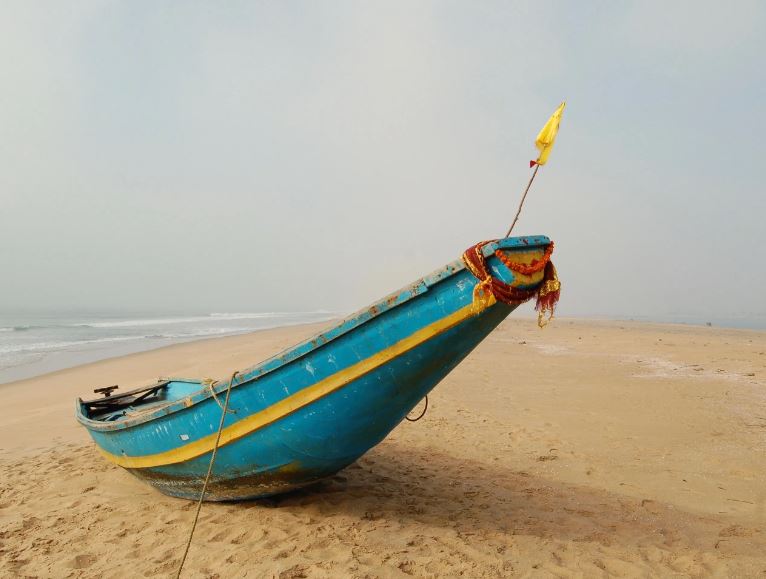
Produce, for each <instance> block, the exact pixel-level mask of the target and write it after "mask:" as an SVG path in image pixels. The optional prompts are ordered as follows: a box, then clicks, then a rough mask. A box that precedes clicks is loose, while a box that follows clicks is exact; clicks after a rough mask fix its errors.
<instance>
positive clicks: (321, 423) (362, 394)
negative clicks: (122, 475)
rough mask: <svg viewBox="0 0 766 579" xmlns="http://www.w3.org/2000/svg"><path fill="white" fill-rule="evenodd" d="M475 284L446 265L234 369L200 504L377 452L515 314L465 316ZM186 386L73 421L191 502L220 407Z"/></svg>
mask: <svg viewBox="0 0 766 579" xmlns="http://www.w3.org/2000/svg"><path fill="white" fill-rule="evenodd" d="M530 240H531V241H530ZM506 242H507V246H508V250H509V251H511V252H513V253H516V254H517V256H524V259H523V261H529V260H531V259H534V258H536V257H537V258H539V257H540V255H542V252H543V250H544V247H545V245H547V243H549V242H548V239H547V238H543V237H540V238H527V239H524V238H521V239H519V238H516V239H514V240H506ZM488 257H489V259H488V263H489V265H490V267H491V268H492V271H493V275H496V276H497V277H499V278H500V279H503V280H504V281H506V282H515V283H516V284H520V285H522V286H528V285H532V284H535V283H537V282H539V278H535V277H534V276H533V277H526V276H515V277H514V275H513V274H512V272H510V271H509V270H508V269H507V268H505V266H503V265H502V264H501V263H500V261H499V260H497V259H496V258H494V257H492V256H491V255H490V256H488ZM476 284H477V281H476V279H475V278H474V277H473V276H472V275H471V274H470V272H468V271H466V270H465V269H464V268H463V267H462V264H461V263H460V262H453V263H452V264H450V265H448V266H446V267H445V268H443V269H442V270H439V271H437V272H435V273H434V274H432V275H431V276H429V277H427V278H423V279H422V280H419V281H418V282H416V283H415V284H413V285H412V286H409V287H408V288H405V289H404V290H402V291H401V292H399V293H398V294H393V295H392V296H391V297H389V298H387V299H386V300H383V301H381V302H379V303H377V304H375V305H373V306H371V307H370V308H368V309H367V310H364V311H363V312H360V313H359V314H357V315H356V316H355V317H353V318H350V319H349V320H345V321H344V322H342V323H341V324H339V325H338V326H336V327H335V328H333V329H331V330H328V331H327V332H325V333H324V334H321V335H320V336H317V337H316V338H315V339H314V340H311V341H310V342H306V343H304V344H300V345H298V346H296V347H295V348H293V349H291V350H288V351H286V352H284V353H282V354H281V355H279V356H277V357H275V358H273V359H271V360H267V361H266V362H264V363H263V364H260V365H259V366H256V367H254V368H251V369H249V370H246V371H244V372H243V373H242V375H241V377H240V379H239V380H241V383H240V382H237V383H236V385H235V387H233V388H232V391H231V402H230V406H231V408H232V409H234V410H235V412H236V413H235V414H230V415H227V417H226V420H225V428H224V431H223V435H222V445H221V446H220V448H219V450H218V453H217V457H216V464H215V470H214V476H213V478H212V479H211V484H210V485H209V487H208V491H207V493H206V499H207V500H241V499H245V498H255V497H261V496H268V495H273V494H276V493H281V492H285V491H289V490H292V489H295V488H298V487H301V486H305V485H308V484H311V483H313V482H316V481H318V480H320V479H322V478H325V477H327V476H330V475H332V474H334V473H335V472H337V471H339V470H340V469H342V468H344V467H345V466H347V465H349V464H351V463H352V462H354V461H355V460H356V459H357V458H359V457H360V456H361V455H363V454H364V453H365V452H367V451H368V450H369V449H370V448H372V447H373V446H375V445H376V444H378V443H379V442H380V441H381V440H383V438H385V436H386V435H387V434H388V433H389V432H390V431H391V430H392V429H393V428H394V427H395V426H396V425H397V424H399V422H401V421H402V420H403V419H404V416H405V415H406V414H407V413H408V412H409V411H410V410H411V409H412V408H413V407H414V406H415V405H416V404H417V403H418V402H419V401H420V400H421V399H422V398H423V396H425V395H426V394H427V393H428V392H429V391H430V390H431V389H432V388H433V387H434V386H435V385H436V384H437V383H438V382H439V381H440V380H441V379H442V378H444V376H446V375H447V374H448V373H449V372H450V371H451V370H452V369H453V368H454V367H455V366H456V365H457V364H458V363H459V362H460V361H461V360H462V359H463V358H465V356H467V355H468V354H469V353H470V351H471V350H472V349H473V348H475V347H476V346H477V345H478V344H479V342H481V340H483V339H484V338H485V337H486V336H487V334H489V333H490V332H491V331H492V330H493V329H494V328H495V327H496V326H497V324H499V323H500V322H501V321H502V320H503V319H504V318H505V317H506V316H507V315H508V314H509V313H510V312H511V311H512V310H513V308H512V307H509V306H507V305H505V304H500V303H497V304H494V305H491V306H489V307H487V308H486V309H479V310H475V309H474V308H475V305H476V304H475V303H474V301H473V289H474V287H475V286H476ZM185 384H186V386H184V383H182V382H178V383H172V384H170V385H169V386H168V390H169V392H170V393H172V392H173V389H174V388H183V387H189V385H188V382H187V383H185ZM192 386H193V387H194V389H195V391H194V392H193V393H191V394H189V395H188V396H185V397H179V398H181V399H179V400H178V401H177V402H174V403H172V404H169V405H166V406H164V407H162V408H160V409H158V410H156V411H153V412H150V413H148V414H147V413H144V414H143V415H139V416H138V417H136V418H126V419H124V420H115V421H114V422H101V421H96V420H91V419H89V418H88V417H87V416H85V415H83V410H82V408H79V409H78V419H79V420H80V422H82V423H83V424H84V425H85V426H86V427H87V428H88V430H89V432H90V434H91V436H92V437H93V439H94V440H95V441H96V443H97V444H98V446H99V447H100V449H101V450H102V453H103V454H104V455H105V456H106V457H107V458H108V459H109V460H112V461H113V462H115V463H116V464H119V465H120V466H123V467H125V468H127V469H128V470H130V471H131V472H132V473H133V474H134V475H136V476H138V477H139V478H141V479H142V480H145V481H147V482H148V483H150V484H152V485H153V486H155V487H156V488H157V489H159V490H160V491H162V492H163V493H166V494H168V495H172V496H177V497H183V498H187V499H196V498H198V497H199V494H200V492H201V488H202V483H203V480H204V477H205V474H206V472H207V468H208V464H209V460H210V452H211V450H212V447H213V440H214V438H215V434H216V430H217V427H218V423H219V420H220V416H221V409H220V407H219V406H218V404H217V403H216V401H215V400H214V399H213V398H212V397H211V396H210V394H209V391H207V390H205V389H200V387H199V385H198V384H192ZM217 390H218V392H219V393H221V392H222V390H225V384H224V385H219V386H218V387H217ZM219 397H220V395H219ZM171 400H172V398H171Z"/></svg>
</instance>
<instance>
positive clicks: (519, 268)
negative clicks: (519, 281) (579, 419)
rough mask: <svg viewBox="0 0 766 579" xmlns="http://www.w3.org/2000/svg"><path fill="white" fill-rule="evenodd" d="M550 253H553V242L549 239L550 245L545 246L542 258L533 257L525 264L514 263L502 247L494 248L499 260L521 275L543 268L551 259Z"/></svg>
mask: <svg viewBox="0 0 766 579" xmlns="http://www.w3.org/2000/svg"><path fill="white" fill-rule="evenodd" d="M552 253H553V242H552V241H551V243H550V245H549V246H548V247H546V248H545V253H544V254H543V256H542V258H540V259H533V260H532V263H530V264H529V265H527V264H525V263H516V262H515V261H512V260H511V258H510V257H509V256H508V255H506V253H505V252H504V251H503V250H502V249H496V250H495V255H496V256H497V258H498V259H499V260H500V261H502V262H503V264H504V265H505V267H507V268H508V269H510V270H511V271H515V272H516V273H520V274H522V275H532V274H533V273H537V272H539V271H542V270H543V269H545V266H546V265H547V264H548V262H549V261H550V259H551V254H552Z"/></svg>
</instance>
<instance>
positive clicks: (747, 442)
mask: <svg viewBox="0 0 766 579" xmlns="http://www.w3.org/2000/svg"><path fill="white" fill-rule="evenodd" d="M318 327H320V326H301V327H292V328H283V329H277V330H268V331H263V332H258V333H254V334H248V335H244V336H234V337H228V338H220V339H215V340H207V341H201V342H193V343H187V344H182V345H177V346H171V347H168V348H163V349H160V350H154V351H150V352H144V353H140V354H134V355H130V356H125V357H122V358H115V359H112V360H104V361H100V362H96V363H93V364H89V365H86V366H80V367H77V368H72V369H69V370H63V371H60V372H56V373H54V374H49V375H46V376H42V377H38V378H34V379H30V380H25V381H22V382H16V383H12V384H8V385H4V386H0V402H1V403H0V576H10V577H16V576H18V577H136V576H146V577H155V576H160V577H162V576H172V575H173V573H174V572H175V569H176V566H177V564H178V562H179V560H180V557H181V554H182V552H183V548H184V545H185V541H186V538H187V536H188V532H189V528H190V525H191V522H192V518H193V515H194V504H193V503H190V502H187V501H183V500H179V499H171V498H168V497H165V496H163V495H161V494H159V493H157V492H156V491H154V490H153V489H151V488H150V487H148V486H146V485H144V484H142V483H141V482H139V481H138V480H136V479H134V478H133V477H132V476H130V475H129V474H127V473H126V472H125V471H123V470H121V469H119V468H118V467H114V466H112V465H111V464H109V463H107V462H105V461H104V460H103V459H102V458H101V456H100V455H99V454H98V453H97V452H96V450H95V447H94V445H93V444H92V443H91V442H90V440H89V438H88V436H87V433H86V432H85V431H84V429H82V428H81V427H80V426H79V425H77V423H76V422H75V420H74V416H73V411H74V398H75V397H76V396H78V395H87V394H88V392H89V391H90V390H92V389H93V388H95V387H98V386H102V385H106V384H113V383H119V384H120V385H121V388H130V387H134V386H139V385H141V384H143V383H146V382H150V381H152V380H154V379H156V378H157V377H158V376H160V375H180V376H200V377H201V376H213V377H218V378H222V379H223V378H225V377H226V376H228V374H229V373H230V372H231V371H232V370H233V369H237V368H243V367H246V366H248V365H251V364H253V363H255V362H257V361H259V360H260V359H262V358H263V357H265V356H267V355H269V354H272V353H275V352H277V351H279V350H281V349H283V348H284V347H287V346H289V345H291V344H292V343H294V342H295V341H297V340H298V339H301V338H303V337H306V336H308V335H310V334H312V333H314V332H315V331H316V330H317V328H318ZM765 483H766V333H763V332H753V331H743V330H723V329H718V328H707V327H692V326H673V325H655V324H643V323H628V322H592V321H583V320H567V319H560V320H556V321H555V322H554V324H553V325H551V326H550V327H548V328H546V329H545V330H543V331H541V330H539V329H538V328H537V327H536V326H535V324H534V322H533V321H531V320H528V319H519V318H511V319H509V320H507V321H506V322H505V323H504V324H503V325H501V327H500V328H499V329H498V330H497V331H495V332H494V333H493V334H492V335H491V336H490V337H489V338H488V339H487V340H486V341H485V342H484V343H483V344H482V345H481V346H480V347H479V348H478V349H477V350H476V351H475V352H474V353H473V354H472V355H471V356H470V357H469V358H468V359H467V360H466V361H465V362H463V364H461V365H460V366H459V367H458V368H457V369H456V370H455V371H454V372H453V373H452V374H450V376H448V377H447V379H446V380H445V381H444V382H443V383H442V384H441V385H439V386H438V387H437V388H436V390H435V391H434V392H433V393H432V395H431V397H430V405H429V409H428V412H427V414H426V416H425V417H424V418H423V419H422V420H421V421H420V422H417V423H406V422H405V423H403V424H402V425H400V426H399V427H398V428H397V429H396V430H395V431H394V432H393V433H392V434H391V436H389V437H388V438H387V439H386V440H385V441H384V442H383V443H382V444H381V445H379V446H378V447H376V448H375V449H373V450H372V451H371V452H370V453H368V454H367V455H366V456H365V457H363V458H362V459H361V460H360V461H358V463H356V464H355V465H353V466H352V467H349V468H348V469H346V470H344V471H342V472H341V473H339V474H338V475H337V476H335V477H333V478H331V479H329V480H327V481H325V482H323V483H320V484H318V485H315V486H314V487H312V488H309V489H306V490H303V491H301V492H298V493H293V494H290V495H287V496H283V497H279V498H273V499H268V500H263V501H255V502H249V503H240V504H206V505H205V506H204V507H203V510H202V515H201V518H200V522H199V525H198V527H197V532H196V535H195V538H194V543H193V544H192V547H191V550H190V553H189V559H188V561H187V564H186V567H185V570H184V576H185V577H245V576H247V577H280V578H289V577H292V578H296V577H405V576H417V577H458V576H462V577H598V576H628V577H634V576H640V577H647V576H663V577H667V576H679V577H686V576H692V577H707V576H714V577H730V576H739V577H754V576H762V575H763V574H764V573H766V484H765Z"/></svg>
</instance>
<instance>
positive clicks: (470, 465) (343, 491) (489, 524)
mask: <svg viewBox="0 0 766 579" xmlns="http://www.w3.org/2000/svg"><path fill="white" fill-rule="evenodd" d="M240 506H241V508H243V509H247V510H249V509H261V508H273V509H278V510H279V509H286V510H290V511H294V510H296V509H298V510H300V509H309V510H312V511H315V512H317V511H318V513H317V514H320V515H321V516H327V515H332V514H340V513H343V514H346V515H348V516H350V517H352V518H356V519H358V520H360V521H365V520H367V521H385V522H389V523H392V524H394V525H396V526H401V527H407V526H410V527H417V528H420V529H421V530H423V529H427V528H428V527H441V528H446V529H451V530H453V531H454V532H455V533H456V534H457V535H458V536H461V537H465V538H469V537H472V536H479V537H481V538H482V539H492V538H495V539H497V538H498V537H501V536H503V537H504V536H508V535H528V536H534V537H539V538H541V539H546V540H548V539H550V540H561V541H575V542H594V543H599V544H600V545H602V546H605V547H609V546H611V545H613V544H620V545H621V546H623V547H633V548H636V547H642V546H645V547H648V546H656V547H659V548H661V549H668V548H673V549H678V548H681V549H691V550H698V551H711V550H712V551H715V552H716V553H718V554H723V553H726V554H727V555H728V556H731V555H733V554H742V555H747V554H752V555H756V554H758V553H762V552H763V550H764V549H766V534H765V533H764V532H763V530H762V529H757V528H745V527H742V526H741V525H736V524H733V523H732V522H731V521H728V520H727V518H726V517H725V516H722V515H700V514H694V513H690V512H685V511H683V510H681V509H679V508H677V507H675V506H673V505H668V504H663V503H661V502H659V501H656V500H653V499H650V498H634V497H631V496H627V495H621V494H617V493H612V492H609V491H606V490H603V489H599V488H594V487H587V486H581V485H574V484H569V483H564V482H561V481H555V480H550V479H547V478H544V477H541V476H539V475H534V474H530V473H528V472H525V471H519V470H513V469H512V468H508V467H506V466H502V465H500V464H498V463H497V461H492V462H491V463H487V462H480V461H477V460H472V459H465V458H459V457H455V456H453V455H450V454H448V453H445V452H444V451H441V450H437V449H428V450H425V449H422V448H416V449H413V448H412V447H409V446H405V445H403V444H399V443H396V442H388V441H387V442H384V443H382V444H381V445H380V446H378V447H377V448H376V449H375V450H374V451H373V452H371V453H370V454H368V455H367V456H365V457H362V459H360V460H359V461H358V462H356V463H354V464H353V465H351V466H349V467H348V468H346V469H345V470H343V471H341V472H340V473H339V474H337V475H335V476H334V477H331V478H330V479H327V480H324V481H322V482H319V483H316V484H314V485H312V486H310V487H307V488H305V489H302V490H298V491H293V492H291V493H288V494H285V495H281V496H276V497H271V498H267V499H260V500H258V501H252V502H248V503H240ZM688 527H693V528H694V529H695V531H694V533H686V532H685V531H684V529H685V528H688Z"/></svg>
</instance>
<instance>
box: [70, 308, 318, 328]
mask: <svg viewBox="0 0 766 579" xmlns="http://www.w3.org/2000/svg"><path fill="white" fill-rule="evenodd" d="M327 315H330V312H325V311H315V312H252V313H218V312H216V313H212V314H207V315H204V316H187V317H178V318H146V319H137V320H119V321H109V322H87V323H80V324H74V325H75V326H76V327H81V328H132V327H141V326H161V325H167V324H193V323H199V322H211V321H219V320H228V321H232V320H266V319H275V318H280V319H283V318H290V317H293V318H303V317H314V316H327Z"/></svg>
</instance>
